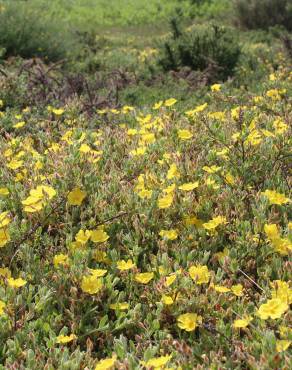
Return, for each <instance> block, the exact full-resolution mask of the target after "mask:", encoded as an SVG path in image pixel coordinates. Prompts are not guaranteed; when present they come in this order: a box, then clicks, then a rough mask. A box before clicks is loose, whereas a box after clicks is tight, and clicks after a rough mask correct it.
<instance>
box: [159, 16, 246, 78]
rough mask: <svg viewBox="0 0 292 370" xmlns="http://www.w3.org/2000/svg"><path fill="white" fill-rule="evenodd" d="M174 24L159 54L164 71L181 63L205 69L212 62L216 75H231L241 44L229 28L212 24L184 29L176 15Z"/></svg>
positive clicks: (175, 67)
mask: <svg viewBox="0 0 292 370" xmlns="http://www.w3.org/2000/svg"><path fill="white" fill-rule="evenodd" d="M171 27H172V36H171V37H170V38H169V39H168V40H167V41H165V42H164V43H163V45H162V47H161V53H160V56H159V58H158V64H159V65H160V66H161V67H162V68H163V70H164V71H169V70H179V69H181V68H182V67H189V68H191V69H192V70H200V71H204V70H206V69H207V68H209V67H210V66H212V67H213V70H215V71H216V73H215V75H216V76H214V77H216V78H218V77H220V78H223V79H225V78H227V77H228V76H230V75H232V73H233V70H234V68H235V66H236V64H237V61H238V58H239V56H240V46H239V44H238V41H237V39H236V37H234V35H233V33H232V32H231V31H230V29H228V28H225V27H222V26H218V25H215V24H213V25H211V26H210V25H202V26H201V25H200V26H196V27H195V28H194V29H192V30H188V31H182V27H181V26H180V22H179V21H177V20H176V19H173V20H172V21H171Z"/></svg>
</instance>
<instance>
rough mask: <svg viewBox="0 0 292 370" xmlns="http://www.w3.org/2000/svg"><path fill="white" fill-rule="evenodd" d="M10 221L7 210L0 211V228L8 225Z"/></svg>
mask: <svg viewBox="0 0 292 370" xmlns="http://www.w3.org/2000/svg"><path fill="white" fill-rule="evenodd" d="M10 222H11V220H10V217H9V212H7V211H5V212H2V213H0V229H1V228H4V227H5V226H7V225H9V224H10Z"/></svg>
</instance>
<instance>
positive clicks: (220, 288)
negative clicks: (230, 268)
mask: <svg viewBox="0 0 292 370" xmlns="http://www.w3.org/2000/svg"><path fill="white" fill-rule="evenodd" d="M214 289H215V291H216V292H218V293H227V292H230V289H229V288H227V287H225V286H222V285H214Z"/></svg>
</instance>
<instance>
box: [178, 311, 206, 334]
mask: <svg viewBox="0 0 292 370" xmlns="http://www.w3.org/2000/svg"><path fill="white" fill-rule="evenodd" d="M201 322H202V317H201V316H198V315H197V314H196V313H185V314H183V315H180V316H179V317H178V318H177V325H178V327H179V328H180V329H183V330H185V331H193V330H195V329H196V327H197V326H198V324H200V323H201Z"/></svg>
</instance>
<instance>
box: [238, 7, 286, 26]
mask: <svg viewBox="0 0 292 370" xmlns="http://www.w3.org/2000/svg"><path fill="white" fill-rule="evenodd" d="M235 12H236V17H237V20H238V22H239V24H240V25H241V26H242V27H244V28H247V29H257V28H259V29H268V28H270V27H274V26H276V25H281V26H283V27H285V28H286V29H287V30H289V31H291V30H292V1H291V0H235Z"/></svg>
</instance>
